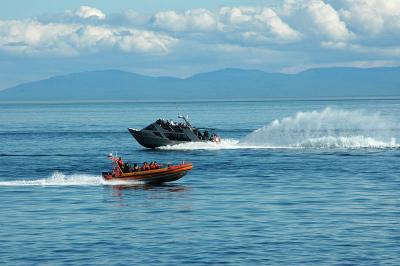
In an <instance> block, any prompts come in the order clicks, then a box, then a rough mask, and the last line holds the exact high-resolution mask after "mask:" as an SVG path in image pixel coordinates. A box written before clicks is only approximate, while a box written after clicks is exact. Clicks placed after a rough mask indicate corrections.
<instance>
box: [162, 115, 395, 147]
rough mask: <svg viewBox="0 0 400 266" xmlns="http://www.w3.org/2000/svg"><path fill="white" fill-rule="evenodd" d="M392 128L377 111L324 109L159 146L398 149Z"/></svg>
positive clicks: (393, 126) (392, 125)
mask: <svg viewBox="0 0 400 266" xmlns="http://www.w3.org/2000/svg"><path fill="white" fill-rule="evenodd" d="M395 128H397V127H396V126H395V125H394V124H393V123H391V122H388V121H387V120H386V119H384V118H383V117H382V116H381V115H380V114H379V113H372V114H371V113H367V112H366V111H363V110H353V111H348V110H342V109H339V110H338V109H332V108H325V109H324V110H321V111H310V112H298V113H297V114H295V115H294V116H290V117H286V118H283V119H281V120H278V119H276V120H274V121H273V122H271V123H270V124H268V125H266V126H264V127H262V128H259V129H257V130H255V131H253V132H252V133H250V134H248V135H247V136H245V137H243V138H242V139H240V140H235V139H222V141H221V143H219V144H218V143H212V142H208V143H202V142H191V143H185V144H179V145H173V146H166V147H162V148H161V149H167V150H199V149H205V150H220V149H268V148H273V149H274V148H326V149H328V148H400V145H399V144H398V143H397V142H396V137H395V136H394V130H393V129H395Z"/></svg>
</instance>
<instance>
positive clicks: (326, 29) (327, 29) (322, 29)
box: [307, 0, 353, 41]
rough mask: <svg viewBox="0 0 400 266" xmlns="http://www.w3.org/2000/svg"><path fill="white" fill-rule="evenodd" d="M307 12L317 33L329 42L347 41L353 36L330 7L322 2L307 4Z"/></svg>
mask: <svg viewBox="0 0 400 266" xmlns="http://www.w3.org/2000/svg"><path fill="white" fill-rule="evenodd" d="M307 11H308V14H309V15H310V16H311V19H312V21H313V22H314V25H315V26H316V27H317V29H318V32H319V33H321V34H323V35H324V36H325V37H327V38H329V39H330V40H333V41H348V40H349V39H350V38H351V37H352V35H353V34H352V33H351V32H350V31H349V30H348V29H347V26H346V24H345V23H344V22H343V21H342V20H341V19H340V17H339V14H338V13H337V12H336V10H335V9H334V8H333V7H332V6H331V5H329V4H326V3H324V2H323V1H322V0H314V1H310V2H309V4H308V6H307Z"/></svg>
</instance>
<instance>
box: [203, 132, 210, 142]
mask: <svg viewBox="0 0 400 266" xmlns="http://www.w3.org/2000/svg"><path fill="white" fill-rule="evenodd" d="M203 137H204V140H208V138H209V134H208V130H205V131H204V133H203Z"/></svg>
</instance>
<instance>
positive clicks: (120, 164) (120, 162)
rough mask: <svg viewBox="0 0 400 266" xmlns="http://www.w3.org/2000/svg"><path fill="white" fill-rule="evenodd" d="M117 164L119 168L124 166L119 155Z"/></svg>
mask: <svg viewBox="0 0 400 266" xmlns="http://www.w3.org/2000/svg"><path fill="white" fill-rule="evenodd" d="M117 164H118V166H119V168H120V169H122V167H123V166H124V162H123V161H122V158H121V157H119V158H118V160H117Z"/></svg>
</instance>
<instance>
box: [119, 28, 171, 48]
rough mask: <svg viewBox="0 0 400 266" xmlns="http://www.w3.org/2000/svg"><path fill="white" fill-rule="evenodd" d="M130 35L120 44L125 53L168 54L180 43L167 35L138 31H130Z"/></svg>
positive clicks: (123, 37)
mask: <svg viewBox="0 0 400 266" xmlns="http://www.w3.org/2000/svg"><path fill="white" fill-rule="evenodd" d="M129 33H130V34H128V35H125V36H122V37H121V39H120V41H119V42H118V46H119V47H120V48H121V50H122V51H124V52H133V51H140V52H152V53H168V52H169V51H170V47H171V46H173V45H175V44H177V43H178V40H177V39H175V38H172V37H170V36H168V35H165V34H157V33H154V32H150V31H137V30H134V31H130V32H129Z"/></svg>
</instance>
